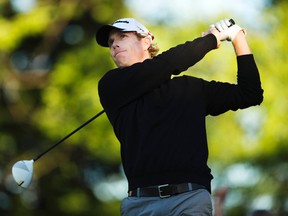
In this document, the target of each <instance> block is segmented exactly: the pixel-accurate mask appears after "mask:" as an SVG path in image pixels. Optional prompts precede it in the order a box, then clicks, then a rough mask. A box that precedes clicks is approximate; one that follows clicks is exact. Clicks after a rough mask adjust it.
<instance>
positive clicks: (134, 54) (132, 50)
mask: <svg viewBox="0 0 288 216" xmlns="http://www.w3.org/2000/svg"><path fill="white" fill-rule="evenodd" d="M149 43H150V41H149V39H148V38H140V39H139V38H138V37H137V35H136V33H135V32H121V31H118V30H113V31H111V33H110V35H109V39H108V45H109V47H110V55H111V57H112V59H113V60H114V62H115V64H116V65H117V67H120V68H122V67H128V66H131V65H133V64H135V63H138V62H143V61H144V60H145V59H147V58H149V57H150V55H149V53H148V51H147V49H148V47H149V45H150V44H149Z"/></svg>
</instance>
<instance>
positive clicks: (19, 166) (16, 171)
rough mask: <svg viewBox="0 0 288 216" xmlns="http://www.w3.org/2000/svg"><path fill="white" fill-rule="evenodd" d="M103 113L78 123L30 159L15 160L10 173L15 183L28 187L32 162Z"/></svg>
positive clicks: (101, 112)
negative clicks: (70, 130) (77, 125)
mask: <svg viewBox="0 0 288 216" xmlns="http://www.w3.org/2000/svg"><path fill="white" fill-rule="evenodd" d="M103 113H104V110H102V111H100V112H99V113H97V114H96V115H95V116H93V117H92V118H91V119H89V120H88V121H86V122H85V123H83V124H82V125H80V126H79V127H78V128H76V129H75V130H73V131H72V132H71V133H69V134H68V135H66V136H65V137H63V138H62V139H61V140H59V141H58V142H56V143H55V144H54V145H52V146H51V147H50V148H48V149H47V150H46V151H44V152H42V153H41V154H39V155H37V156H36V157H35V158H34V159H32V160H22V161H18V162H16V163H15V164H14V165H13V167H12V175H13V178H14V180H15V181H16V183H17V185H18V186H20V187H22V188H28V187H29V185H30V183H31V181H32V177H33V164H34V162H35V161H37V160H38V159H40V158H41V157H42V156H43V155H44V154H46V153H48V152H49V151H51V150H52V149H54V148H55V147H56V146H58V145H59V144H60V143H62V142H64V141H65V140H66V139H68V138H69V137H70V136H72V135H73V134H74V133H76V132H77V131H79V130H80V129H82V128H83V127H85V126H86V125H87V124H89V123H90V122H92V121H93V120H94V119H96V118H98V117H99V116H100V115H101V114H103Z"/></svg>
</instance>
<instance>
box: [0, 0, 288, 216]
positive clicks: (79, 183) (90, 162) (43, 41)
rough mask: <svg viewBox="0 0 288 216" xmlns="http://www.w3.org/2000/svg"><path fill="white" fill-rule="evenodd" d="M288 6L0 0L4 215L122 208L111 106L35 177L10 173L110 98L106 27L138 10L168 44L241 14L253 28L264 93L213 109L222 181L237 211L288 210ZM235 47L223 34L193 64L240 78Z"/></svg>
mask: <svg viewBox="0 0 288 216" xmlns="http://www.w3.org/2000/svg"><path fill="white" fill-rule="evenodd" d="M228 2H229V4H228ZM176 3H177V4H176ZM287 11H288V3H287V1H285V0H282V1H281V0H274V1H273V0H266V1H265V0H263V1H261V0H255V1H254V0H251V1H249V2H248V1H240V2H239V1H236V0H234V1H224V0H217V1H212V0H211V1H209V0H205V1H204V0H203V1H188V0H186V1H185V0H179V1H177V2H176V1H163V0H158V1H157V0H154V1H151V0H146V1H143V0H139V1H137V0H126V1H125V0H101V1H100V0H0V62H1V64H0V215H3V216H6V215H9V216H10V215H11V216H19V215H21V216H25V215H27V216H33V215H41V216H48V215H63V216H65V215H69V216H78V215H79V216H80V215H81V216H86V215H87V216H88V215H101V216H104V215H112V216H113V215H120V211H119V207H120V202H121V199H122V198H123V197H125V196H126V191H127V184H126V180H125V176H124V175H123V171H122V167H121V161H120V153H119V143H118V141H117V140H116V138H115V137H114V134H113V129H112V128H111V126H110V124H109V122H108V119H107V117H106V115H102V116H100V117H99V118H98V119H97V120H95V121H94V122H92V123H91V124H90V125H88V126H86V127H85V128H83V129H82V130H81V131H80V132H78V133H76V134H75V135H73V136H72V137H71V138H69V140H67V141H65V143H62V144H61V145H60V146H58V147H57V149H54V150H53V151H51V152H50V153H49V154H47V155H45V156H43V157H42V158H41V159H40V160H39V161H37V162H36V163H35V166H34V171H35V172H34V177H33V181H32V184H31V186H30V188H29V189H27V190H23V189H21V188H19V187H18V186H17V185H16V183H15V182H14V180H13V178H12V176H11V167H12V166H13V164H14V163H15V162H16V161H19V160H30V159H32V158H34V157H35V156H36V155H38V154H39V153H41V152H42V151H44V150H46V149H47V148H49V147H50V146H51V145H53V144H54V143H55V142H57V141H58V140H60V139H61V138H62V137H64V136H65V135H66V134H68V133H70V132H71V131H72V130H74V129H75V128H76V127H78V126H79V125H81V124H82V123H83V122H84V121H86V120H88V119H89V118H91V117H92V116H94V115H95V114H96V113H98V112H99V111H101V110H102V107H101V105H100V103H99V98H98V93H97V85H98V80H99V79H100V78H101V77H102V76H103V74H104V73H105V72H106V71H107V70H109V69H111V68H114V67H115V66H114V64H113V62H112V61H111V59H110V58H109V51H108V50H107V49H105V48H102V47H99V46H98V45H97V44H96V43H95V37H94V35H95V30H96V29H97V27H99V26H100V25H102V24H106V23H111V22H113V21H114V20H116V19H118V18H122V17H135V18H137V19H138V20H139V21H141V22H143V23H144V24H145V25H146V26H147V27H148V28H149V29H150V31H151V32H153V34H154V35H155V36H156V37H155V42H156V43H157V44H158V46H159V47H160V52H161V51H165V50H166V49H168V48H169V47H171V46H174V45H177V44H179V43H182V42H185V41H186V40H192V39H194V38H195V37H198V36H199V35H200V34H201V32H203V31H205V30H206V29H208V27H209V25H210V24H211V23H215V22H216V21H218V20H219V19H222V18H226V17H228V18H230V17H233V18H234V19H235V21H236V22H237V23H239V25H241V26H243V27H245V28H246V30H247V32H248V34H247V38H248V41H249V43H250V45H251V48H252V50H253V53H254V55H255V58H256V61H257V63H258V66H259V70H260V73H261V78H262V85H263V88H264V102H263V103H262V105H261V106H257V107H253V108H249V109H247V110H240V111H237V112H227V113H225V114H224V115H221V116H219V117H208V118H207V127H208V128H207V130H208V139H209V146H210V159H209V165H210V166H211V168H212V173H213V175H214V177H215V179H214V180H213V182H212V188H213V191H215V190H216V189H217V188H221V187H228V188H229V193H228V194H227V198H226V202H225V205H224V209H225V213H226V215H227V216H228V215H230V216H243V215H246V213H247V212H249V211H250V210H253V209H268V210H271V211H273V212H275V213H277V215H279V216H284V215H286V216H287V215H288V195H287V194H288V172H287V171H288V124H287V122H288V115H287V111H288V97H287V95H288V94H287V93H288V85H287V81H288V68H287V62H288V55H287V49H288V42H287V35H288V28H287V25H288V15H287ZM233 52H234V51H233V48H232V46H231V45H230V44H229V43H228V42H225V43H223V44H222V45H221V48H220V49H219V50H215V51H213V52H211V53H209V54H208V55H207V56H206V57H205V59H203V60H202V61H201V62H199V63H198V64H197V65H195V66H194V67H192V68H191V69H189V70H188V71H187V72H186V74H190V75H194V76H199V77H203V78H205V79H208V80H212V79H215V80H221V81H229V82H235V81H236V78H235V70H236V59H235V56H234V53H233Z"/></svg>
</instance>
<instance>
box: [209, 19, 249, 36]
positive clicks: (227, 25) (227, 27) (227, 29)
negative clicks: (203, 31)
mask: <svg viewBox="0 0 288 216" xmlns="http://www.w3.org/2000/svg"><path fill="white" fill-rule="evenodd" d="M211 26H213V27H215V28H216V29H217V30H218V31H219V32H220V34H222V35H221V37H220V38H221V41H225V40H227V41H233V40H234V38H235V37H236V35H237V34H238V33H239V32H240V31H243V32H244V34H246V31H245V30H244V29H243V28H241V27H240V26H238V25H237V24H233V23H231V22H230V20H228V19H223V20H220V21H219V22H217V23H216V24H215V25H211ZM211 26H210V27H211Z"/></svg>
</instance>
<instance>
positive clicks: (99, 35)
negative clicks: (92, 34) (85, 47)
mask: <svg viewBox="0 0 288 216" xmlns="http://www.w3.org/2000/svg"><path fill="white" fill-rule="evenodd" d="M113 29H119V28H116V27H114V26H112V25H104V26H102V27H100V28H99V29H98V30H97V32H96V41H97V43H98V44H99V45H100V46H103V47H109V45H108V39H109V34H110V32H111V31H112V30H113ZM119 30H121V29H119Z"/></svg>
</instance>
